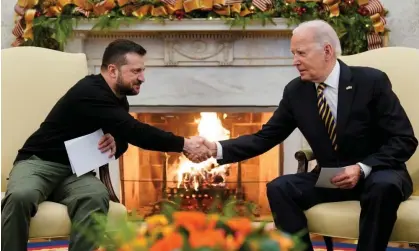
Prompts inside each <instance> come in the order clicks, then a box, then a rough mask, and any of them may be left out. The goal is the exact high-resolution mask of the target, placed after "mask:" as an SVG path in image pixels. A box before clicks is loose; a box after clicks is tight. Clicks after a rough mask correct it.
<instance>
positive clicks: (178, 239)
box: [97, 210, 303, 251]
mask: <svg viewBox="0 0 419 251" xmlns="http://www.w3.org/2000/svg"><path fill="white" fill-rule="evenodd" d="M165 212H166V213H162V214H157V215H153V216H150V217H148V218H146V219H144V220H140V221H137V222H135V221H134V222H133V221H123V222H121V223H120V226H119V227H118V229H120V231H117V232H111V233H108V234H107V236H106V237H105V238H104V239H103V240H101V241H100V243H98V244H99V245H100V246H101V248H99V249H98V250H97V251H140V250H141V251H143V250H144V251H145V250H149V251H221V250H226V251H247V250H249V251H252V250H263V251H288V250H293V251H298V250H303V249H302V248H303V245H302V244H301V243H300V242H299V241H298V238H299V237H297V236H291V235H287V234H286V233H283V232H281V231H279V230H266V229H265V225H264V224H260V226H254V225H253V223H252V220H251V219H250V218H248V217H244V216H238V215H234V214H229V213H227V214H215V213H210V214H205V213H203V212H199V211H176V210H175V211H172V210H165ZM99 218H100V217H99ZM99 218H98V219H99ZM98 222H99V223H100V222H104V221H102V220H99V221H98Z"/></svg>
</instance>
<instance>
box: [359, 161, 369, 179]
mask: <svg viewBox="0 0 419 251" xmlns="http://www.w3.org/2000/svg"><path fill="white" fill-rule="evenodd" d="M357 164H358V165H359V166H360V167H361V168H362V170H363V171H364V174H365V178H366V177H368V175H369V174H370V173H371V170H372V167H370V166H367V165H365V164H363V163H361V162H359V163H357Z"/></svg>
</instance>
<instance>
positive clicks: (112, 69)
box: [108, 64, 118, 78]
mask: <svg viewBox="0 0 419 251" xmlns="http://www.w3.org/2000/svg"><path fill="white" fill-rule="evenodd" d="M108 74H109V76H110V77H111V78H117V77H118V67H116V65H114V64H109V65H108Z"/></svg>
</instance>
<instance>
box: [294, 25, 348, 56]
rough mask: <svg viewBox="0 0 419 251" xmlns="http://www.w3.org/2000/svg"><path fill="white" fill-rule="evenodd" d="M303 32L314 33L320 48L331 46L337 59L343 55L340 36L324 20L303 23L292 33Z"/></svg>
mask: <svg viewBox="0 0 419 251" xmlns="http://www.w3.org/2000/svg"><path fill="white" fill-rule="evenodd" d="M303 30H304V31H312V32H313V34H314V39H315V40H316V42H318V44H319V45H320V46H322V47H323V46H324V45H326V44H330V46H332V48H333V50H334V51H335V54H336V57H338V56H340V55H341V54H342V47H341V45H340V40H339V37H338V34H337V33H336V31H335V30H334V29H333V27H332V26H330V24H328V23H327V22H325V21H323V20H312V21H307V22H303V23H301V24H300V25H298V27H297V28H295V29H294V30H293V31H292V34H295V33H297V32H300V31H303Z"/></svg>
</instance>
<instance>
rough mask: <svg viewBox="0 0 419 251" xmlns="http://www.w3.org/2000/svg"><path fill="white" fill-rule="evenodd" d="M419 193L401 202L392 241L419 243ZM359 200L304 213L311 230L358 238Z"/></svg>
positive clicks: (319, 206) (316, 208)
mask: <svg viewBox="0 0 419 251" xmlns="http://www.w3.org/2000/svg"><path fill="white" fill-rule="evenodd" d="M418 208H419V196H411V197H410V198H409V199H408V200H407V201H405V202H403V203H402V204H400V207H399V210H398V212H397V221H396V224H395V226H394V229H393V233H392V235H391V238H390V241H392V242H409V243H419V239H418V236H419V228H418V226H419V214H418V213H417V211H418ZM360 213H361V207H360V205H359V201H343V202H333V203H322V204H319V205H316V206H314V207H312V208H310V209H309V210H307V211H306V212H305V214H306V216H307V219H308V228H309V231H310V232H311V233H316V234H320V235H326V236H331V237H338V238H348V239H358V235H359V231H358V229H359V215H360Z"/></svg>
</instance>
